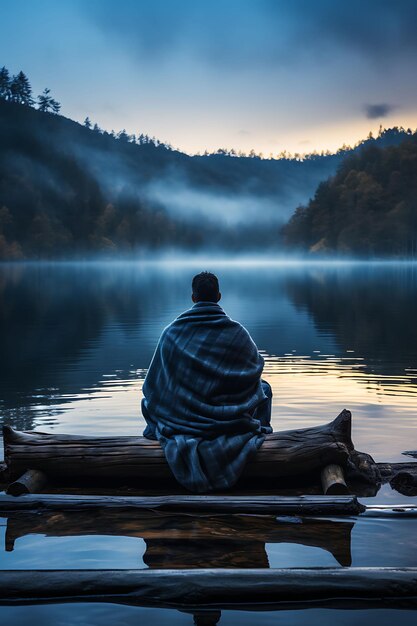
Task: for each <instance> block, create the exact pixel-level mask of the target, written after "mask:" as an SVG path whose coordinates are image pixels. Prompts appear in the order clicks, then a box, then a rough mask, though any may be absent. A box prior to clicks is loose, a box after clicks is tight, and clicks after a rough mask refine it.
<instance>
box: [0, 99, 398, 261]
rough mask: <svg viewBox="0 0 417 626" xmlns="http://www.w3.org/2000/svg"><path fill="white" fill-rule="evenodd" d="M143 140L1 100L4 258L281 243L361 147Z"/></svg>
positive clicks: (391, 139) (387, 137)
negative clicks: (215, 146) (270, 148)
mask: <svg viewBox="0 0 417 626" xmlns="http://www.w3.org/2000/svg"><path fill="white" fill-rule="evenodd" d="M404 136H405V132H403V131H398V130H393V131H387V132H385V133H383V134H382V135H381V136H380V137H379V138H378V139H376V140H369V141H371V143H376V144H384V143H399V142H400V141H402V140H403V139H404ZM141 137H142V139H141V140H140V141H139V143H138V141H137V140H135V141H133V140H132V138H131V137H129V136H128V135H127V134H126V133H124V132H121V133H119V134H118V135H114V134H110V133H107V132H103V131H101V130H100V129H98V128H96V129H94V128H91V127H86V126H83V125H81V124H78V123H76V122H73V121H71V120H69V119H66V118H64V117H62V116H60V115H55V114H53V113H48V112H43V111H39V110H36V109H34V108H32V107H31V106H26V105H24V104H19V103H16V102H10V101H6V100H4V99H0V258H1V259H19V258H56V257H59V258H62V257H71V256H77V255H79V256H85V255H88V254H90V253H91V254H93V253H100V254H104V255H114V254H119V253H120V254H131V253H135V254H137V253H140V252H142V253H146V252H147V251H149V250H151V251H152V250H161V249H166V248H168V247H169V248H172V247H175V248H183V249H192V250H196V249H201V248H202V247H207V246H212V247H215V248H217V249H220V248H221V249H227V250H241V251H254V250H255V249H258V248H259V249H262V250H265V248H267V247H270V248H274V249H275V250H277V249H278V248H279V247H280V245H281V235H280V231H281V227H282V224H283V223H285V222H286V221H287V220H288V218H289V217H290V215H291V214H292V213H293V210H294V208H295V207H296V206H298V205H299V204H300V203H305V202H307V201H308V199H309V198H310V197H311V196H312V195H313V193H314V191H315V189H316V187H317V185H318V183H319V182H320V181H322V180H325V179H326V178H328V176H329V175H332V174H333V173H334V172H335V171H336V169H337V167H338V165H339V164H340V163H341V161H342V160H343V158H344V157H345V156H346V154H347V153H348V152H349V151H348V150H341V151H339V152H338V153H337V154H335V155H322V156H321V155H310V156H308V157H307V158H306V159H305V160H301V161H300V160H298V159H294V158H282V159H261V158H259V157H256V155H255V156H253V155H252V157H242V156H240V157H237V156H234V155H233V154H230V153H229V154H226V153H224V151H219V153H216V154H212V155H205V156H188V155H186V154H183V153H181V152H179V151H176V150H173V149H172V148H170V147H169V146H166V145H165V144H160V143H159V142H157V141H154V140H149V139H148V138H146V137H145V138H143V136H142V135H141ZM369 141H367V142H365V144H364V145H367V143H369ZM357 149H359V148H357Z"/></svg>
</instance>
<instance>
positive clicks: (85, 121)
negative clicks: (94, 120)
mask: <svg viewBox="0 0 417 626" xmlns="http://www.w3.org/2000/svg"><path fill="white" fill-rule="evenodd" d="M84 126H85V127H86V128H88V130H90V129H91V120H90V118H89V117H88V116H87V117H86V118H85V120H84Z"/></svg>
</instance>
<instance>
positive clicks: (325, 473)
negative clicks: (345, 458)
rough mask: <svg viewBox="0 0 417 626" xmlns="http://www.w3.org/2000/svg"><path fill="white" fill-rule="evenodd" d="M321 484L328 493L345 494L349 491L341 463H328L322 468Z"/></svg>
mask: <svg viewBox="0 0 417 626" xmlns="http://www.w3.org/2000/svg"><path fill="white" fill-rule="evenodd" d="M321 484H322V486H323V493H324V494H326V495H331V496H333V495H343V494H345V493H349V489H348V488H347V485H346V482H345V477H344V474H343V469H342V468H341V467H340V465H334V464H332V465H326V467H324V468H323V469H322V470H321Z"/></svg>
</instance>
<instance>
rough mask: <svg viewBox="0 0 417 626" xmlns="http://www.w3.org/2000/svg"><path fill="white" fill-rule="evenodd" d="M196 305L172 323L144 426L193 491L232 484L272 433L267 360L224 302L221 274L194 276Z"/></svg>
mask: <svg viewBox="0 0 417 626" xmlns="http://www.w3.org/2000/svg"><path fill="white" fill-rule="evenodd" d="M192 291H193V292H192V300H193V302H194V303H195V304H194V306H193V307H192V308H191V309H189V310H188V311H185V313H182V314H181V315H180V316H179V317H177V319H175V320H174V321H173V322H172V323H171V324H170V325H169V326H167V327H166V328H165V329H164V331H163V333H162V335H161V337H160V339H159V342H158V345H157V348H156V350H155V354H154V356H153V358H152V362H151V364H150V367H149V370H148V373H147V376H146V378H145V382H144V384H143V395H144V398H143V400H142V413H143V416H144V418H145V420H146V423H147V427H146V429H145V432H144V433H143V434H144V436H145V437H148V438H149V439H157V440H158V441H159V442H160V444H161V446H162V448H163V450H164V453H165V456H166V460H167V462H168V464H169V466H170V468H171V470H172V472H173V474H174V476H175V478H176V479H177V480H178V482H179V483H181V484H182V485H184V486H185V487H187V488H188V489H189V490H190V491H195V492H205V491H211V490H214V489H228V488H229V487H232V486H233V485H234V483H235V482H236V481H237V480H238V478H239V476H240V475H241V473H242V471H243V469H244V467H245V465H246V463H247V461H248V460H249V459H251V458H252V457H253V456H254V454H255V453H256V451H257V450H258V449H259V448H260V446H261V445H262V443H263V441H264V439H265V434H267V433H270V432H272V429H271V427H270V420H271V400H272V391H271V387H270V386H269V384H268V383H267V382H265V381H263V380H261V374H262V370H263V365H264V360H263V358H262V356H261V355H260V354H259V352H258V349H257V347H256V345H255V343H254V341H253V340H252V338H251V336H250V335H249V333H248V331H247V330H246V329H245V328H244V327H243V326H241V325H240V324H239V323H238V322H235V321H233V320H232V319H230V317H228V316H227V315H226V313H225V312H224V311H223V309H222V308H221V307H220V306H219V304H218V302H219V301H220V298H221V294H220V291H219V282H218V280H217V277H216V276H214V274H211V273H209V272H202V273H201V274H198V275H197V276H194V278H193V282H192Z"/></svg>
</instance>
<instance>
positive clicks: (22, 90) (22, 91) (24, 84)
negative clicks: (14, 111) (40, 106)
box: [9, 72, 34, 106]
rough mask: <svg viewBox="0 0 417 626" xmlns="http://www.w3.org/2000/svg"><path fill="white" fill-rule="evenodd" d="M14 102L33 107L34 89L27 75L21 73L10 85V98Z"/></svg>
mask: <svg viewBox="0 0 417 626" xmlns="http://www.w3.org/2000/svg"><path fill="white" fill-rule="evenodd" d="M9 99H10V100H11V101H12V102H17V103H18V104H24V105H25V106H33V104H34V101H33V98H32V87H31V86H30V82H29V79H28V77H27V76H26V74H24V73H23V72H19V73H18V74H17V76H13V78H12V81H11V83H10V98H9Z"/></svg>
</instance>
